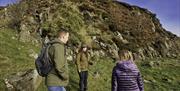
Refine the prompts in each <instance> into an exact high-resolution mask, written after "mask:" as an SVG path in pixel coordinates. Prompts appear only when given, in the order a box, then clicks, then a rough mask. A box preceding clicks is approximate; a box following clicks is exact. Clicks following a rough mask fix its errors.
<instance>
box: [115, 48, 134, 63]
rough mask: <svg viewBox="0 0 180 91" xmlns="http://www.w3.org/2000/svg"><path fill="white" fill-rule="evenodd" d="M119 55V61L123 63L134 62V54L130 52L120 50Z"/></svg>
mask: <svg viewBox="0 0 180 91" xmlns="http://www.w3.org/2000/svg"><path fill="white" fill-rule="evenodd" d="M118 55H119V59H120V60H122V61H128V60H131V61H133V55H132V52H130V51H128V50H120V51H119V52H118Z"/></svg>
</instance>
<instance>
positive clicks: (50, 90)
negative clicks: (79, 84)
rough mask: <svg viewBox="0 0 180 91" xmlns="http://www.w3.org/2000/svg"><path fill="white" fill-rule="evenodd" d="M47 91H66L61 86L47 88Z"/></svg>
mask: <svg viewBox="0 0 180 91" xmlns="http://www.w3.org/2000/svg"><path fill="white" fill-rule="evenodd" d="M48 91H66V89H65V88H64V87H61V86H48Z"/></svg>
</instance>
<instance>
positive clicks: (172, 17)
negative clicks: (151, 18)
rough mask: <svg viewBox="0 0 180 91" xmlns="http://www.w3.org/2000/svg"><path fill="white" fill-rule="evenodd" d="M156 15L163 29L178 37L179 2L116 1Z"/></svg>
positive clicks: (175, 0) (153, 0) (164, 0)
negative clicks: (138, 7)
mask: <svg viewBox="0 0 180 91" xmlns="http://www.w3.org/2000/svg"><path fill="white" fill-rule="evenodd" d="M118 1H122V2H126V3H129V4H131V5H136V6H140V7H142V8H146V9H148V10H149V11H151V12H153V13H155V14H156V16H157V18H158V19H159V20H160V23H161V24H162V26H163V28H165V29H166V30H167V31H170V32H172V33H174V34H176V35H178V36H179V37H180V0H118Z"/></svg>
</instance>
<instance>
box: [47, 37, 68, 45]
mask: <svg viewBox="0 0 180 91" xmlns="http://www.w3.org/2000/svg"><path fill="white" fill-rule="evenodd" d="M54 43H60V44H64V43H63V42H62V41H61V40H59V39H58V38H55V39H54V40H51V41H49V42H48V44H54Z"/></svg>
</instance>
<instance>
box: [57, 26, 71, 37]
mask: <svg viewBox="0 0 180 91" xmlns="http://www.w3.org/2000/svg"><path fill="white" fill-rule="evenodd" d="M67 33H69V31H68V30H67V29H64V28H60V29H59V30H58V35H57V36H58V37H59V36H60V37H61V36H62V35H64V34H67Z"/></svg>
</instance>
